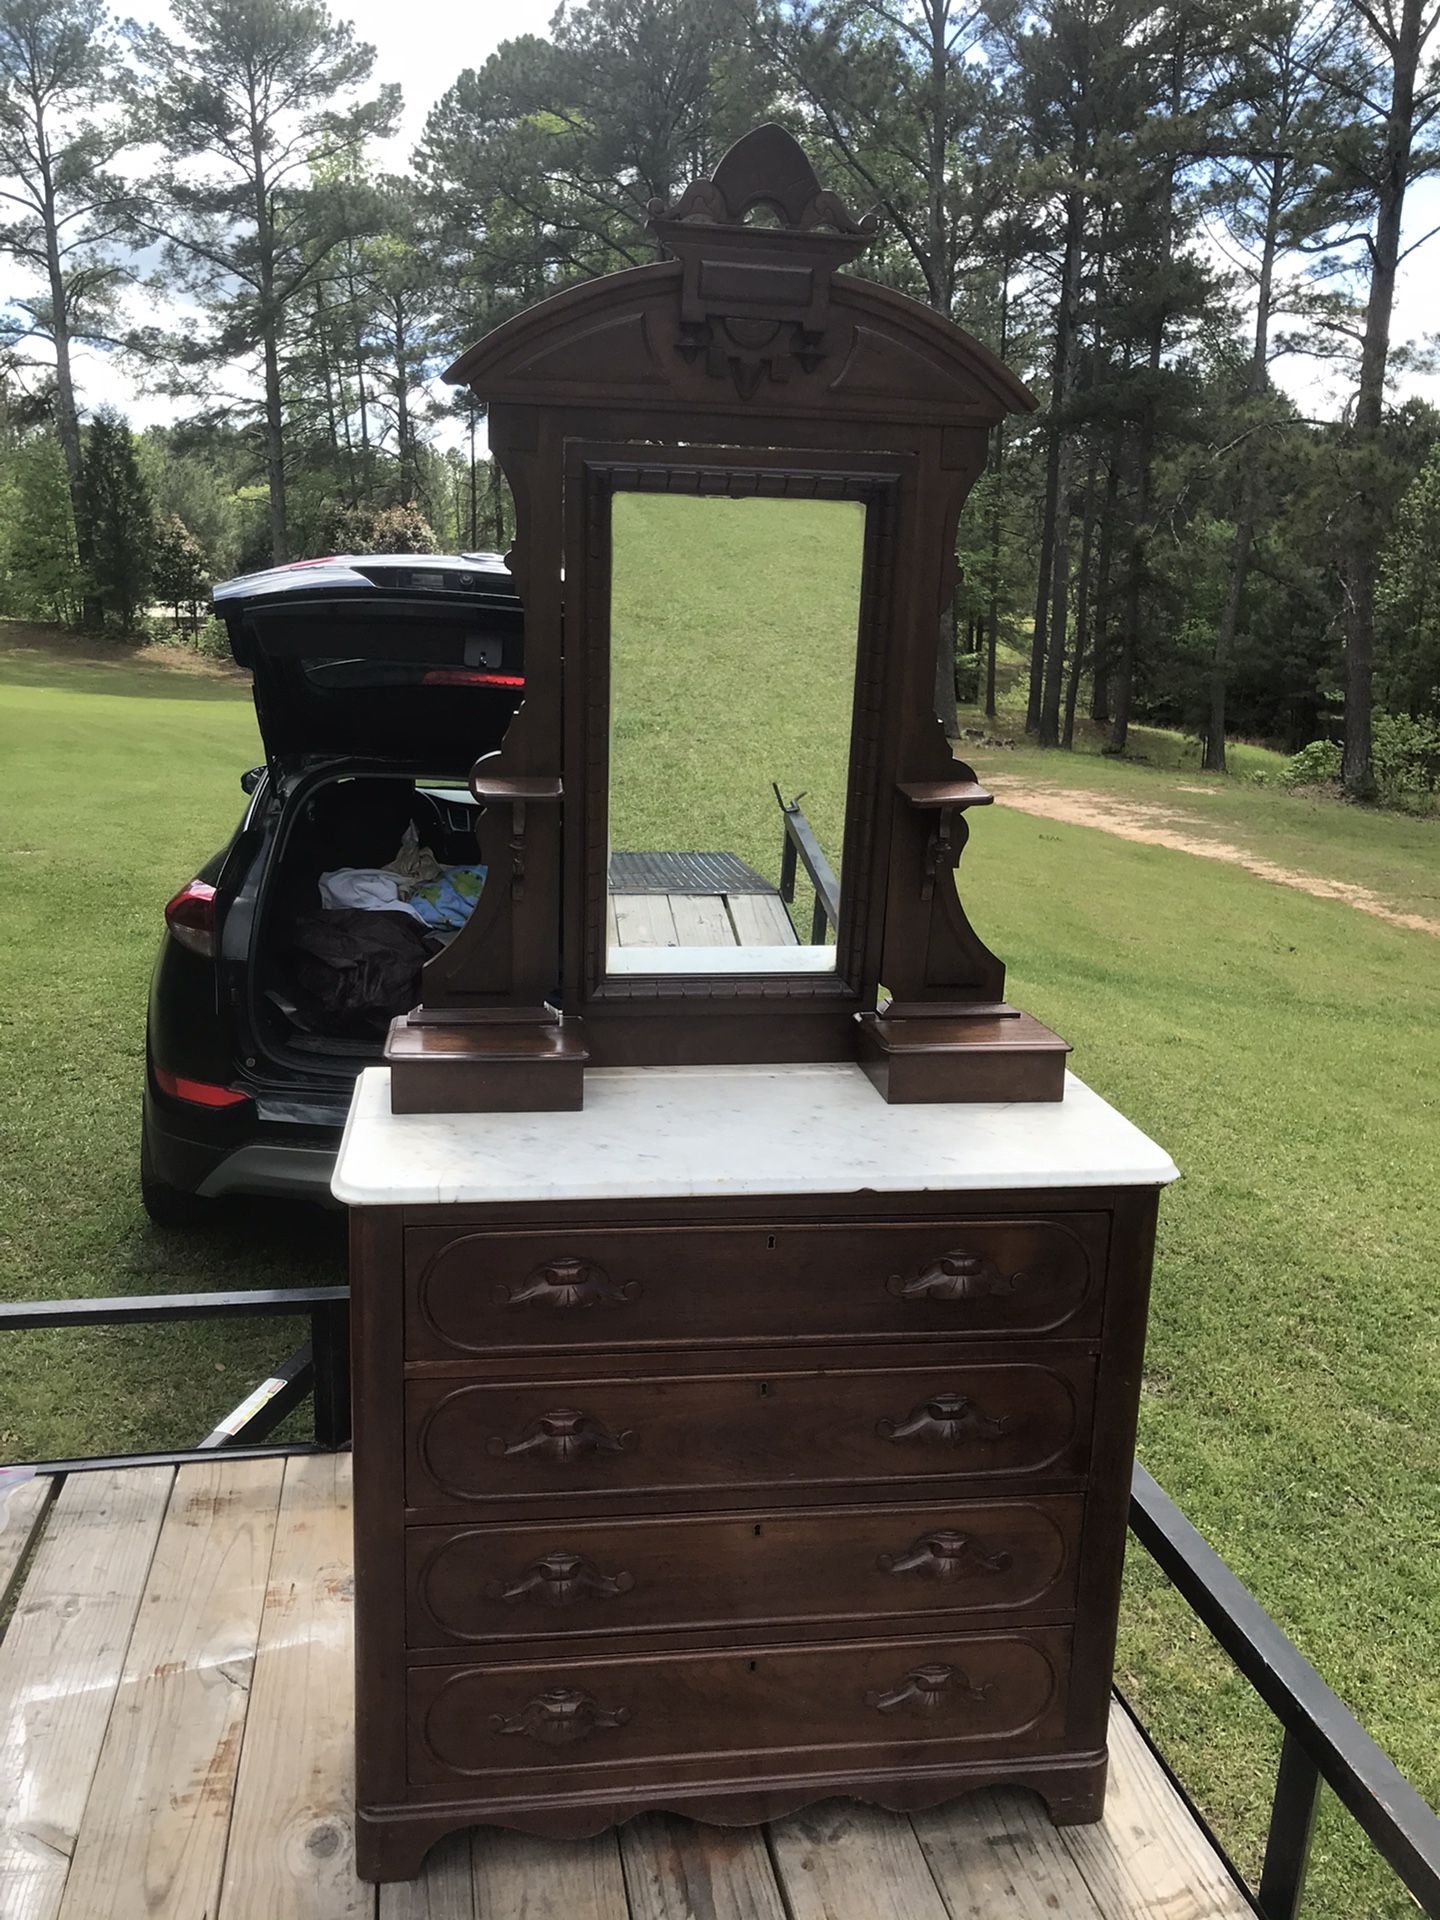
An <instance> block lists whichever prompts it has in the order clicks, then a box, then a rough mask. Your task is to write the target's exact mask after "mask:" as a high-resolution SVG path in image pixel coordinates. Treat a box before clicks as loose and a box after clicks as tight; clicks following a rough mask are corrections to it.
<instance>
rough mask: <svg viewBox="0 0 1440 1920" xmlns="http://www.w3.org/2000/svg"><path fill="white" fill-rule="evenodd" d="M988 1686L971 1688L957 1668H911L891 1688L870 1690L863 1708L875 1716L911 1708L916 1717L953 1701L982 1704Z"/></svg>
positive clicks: (933, 1711) (932, 1711) (936, 1710)
mask: <svg viewBox="0 0 1440 1920" xmlns="http://www.w3.org/2000/svg"><path fill="white" fill-rule="evenodd" d="M989 1691H990V1689H989V1687H988V1686H983V1687H972V1686H971V1684H970V1682H969V1681H968V1680H967V1679H966V1678H965V1675H964V1674H963V1673H961V1671H960V1669H959V1668H958V1667H915V1668H912V1670H911V1671H910V1672H909V1673H907V1674H906V1675H905V1678H904V1679H903V1680H900V1681H897V1682H896V1684H895V1685H894V1686H893V1687H888V1688H880V1687H876V1688H874V1689H872V1690H871V1691H870V1692H869V1693H867V1694H866V1696H865V1704H866V1706H867V1707H874V1709H875V1711H876V1712H877V1713H897V1712H899V1710H900V1709H901V1708H902V1707H913V1708H914V1710H915V1711H916V1712H917V1713H936V1712H938V1711H939V1709H940V1708H941V1707H944V1706H949V1705H951V1704H952V1703H953V1702H954V1701H956V1700H983V1699H984V1698H985V1696H986V1695H987V1694H988V1693H989Z"/></svg>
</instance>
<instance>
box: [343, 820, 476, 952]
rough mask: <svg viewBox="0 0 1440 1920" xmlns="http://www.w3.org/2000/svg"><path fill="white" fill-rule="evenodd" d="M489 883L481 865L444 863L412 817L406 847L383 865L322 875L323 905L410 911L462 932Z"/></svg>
mask: <svg viewBox="0 0 1440 1920" xmlns="http://www.w3.org/2000/svg"><path fill="white" fill-rule="evenodd" d="M484 885H485V869H484V867H481V866H459V867H442V866H441V864H440V862H439V861H438V860H437V859H436V858H435V856H434V854H433V853H432V852H431V851H430V849H429V847H423V846H421V844H420V836H419V835H418V833H417V832H416V830H415V823H414V821H413V820H412V821H411V823H410V825H409V826H408V827H407V828H406V829H405V837H404V838H403V839H402V840H401V842H400V850H399V852H398V853H397V854H396V855H395V857H394V859H393V860H390V861H389V862H387V864H386V865H385V866H383V867H333V868H332V869H331V870H330V872H329V873H322V874H321V876H320V904H321V906H322V907H329V908H332V909H334V908H340V907H353V908H357V909H359V910H360V911H361V912H364V913H408V914H412V915H413V916H414V917H415V919H417V920H418V921H420V923H421V925H422V926H426V927H432V928H434V929H435V930H436V931H437V932H438V933H441V934H445V933H448V934H451V935H452V936H453V935H454V934H457V933H458V932H459V931H460V929H461V927H463V926H464V924H465V922H466V921H467V920H468V919H469V918H470V916H471V914H472V913H473V912H474V911H475V902H476V901H477V900H478V899H479V898H480V892H481V889H482V888H483V887H484Z"/></svg>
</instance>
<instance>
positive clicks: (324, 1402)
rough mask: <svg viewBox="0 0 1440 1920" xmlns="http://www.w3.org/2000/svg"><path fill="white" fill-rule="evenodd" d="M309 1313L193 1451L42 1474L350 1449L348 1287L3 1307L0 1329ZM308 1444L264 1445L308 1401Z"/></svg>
mask: <svg viewBox="0 0 1440 1920" xmlns="http://www.w3.org/2000/svg"><path fill="white" fill-rule="evenodd" d="M292 1315H293V1316H303V1317H305V1318H306V1319H308V1320H309V1322H310V1338H309V1339H308V1340H306V1341H305V1342H303V1344H302V1345H300V1346H298V1347H297V1348H296V1349H295V1350H294V1352H293V1353H291V1354H290V1356H289V1357H288V1359H285V1360H282V1361H281V1363H280V1364H279V1366H278V1367H276V1369H275V1370H274V1372H273V1373H271V1374H270V1375H269V1377H268V1378H267V1379H265V1380H263V1381H261V1383H260V1385H259V1386H258V1387H256V1388H255V1389H254V1390H253V1392H251V1393H247V1394H246V1396H245V1398H244V1399H243V1400H241V1401H240V1402H239V1403H238V1405H236V1406H235V1407H233V1408H232V1409H231V1411H230V1412H229V1413H228V1414H226V1416H225V1418H224V1419H223V1420H220V1421H218V1422H217V1423H216V1425H215V1426H213V1427H212V1428H211V1429H210V1431H209V1433H207V1434H206V1436H205V1438H204V1439H203V1440H202V1441H201V1442H200V1443H199V1445H198V1446H194V1447H181V1448H178V1449H174V1450H172V1451H170V1452H164V1453H121V1454H103V1455H97V1456H94V1457H90V1456H86V1457H85V1458H83V1459H79V1460H37V1461H35V1462H33V1463H29V1462H27V1464H33V1465H34V1468H35V1470H36V1472H37V1473H83V1472H85V1471H86V1470H87V1469H89V1470H94V1469H96V1468H100V1467H148V1466H179V1465H181V1464H183V1463H184V1462H185V1461H189V1460H203V1459H205V1458H206V1457H207V1456H208V1455H209V1454H211V1453H213V1452H215V1450H216V1449H217V1448H222V1447H223V1448H224V1450H225V1452H226V1453H228V1454H235V1455H239V1456H240V1457H242V1458H252V1457H254V1456H256V1455H263V1454H274V1453H333V1452H334V1451H335V1450H336V1449H337V1448H339V1447H345V1446H348V1445H349V1444H350V1289H349V1288H348V1287H283V1288H275V1289H269V1288H256V1289H253V1290H250V1291H247V1292H243V1293H151V1294H133V1295H124V1296H110V1297H101V1298H99V1299H94V1300H21V1301H16V1302H9V1303H3V1304H0V1333H28V1332H33V1331H35V1330H37V1329H39V1328H43V1327H128V1326H144V1325H154V1324H156V1323H158V1322H164V1321H174V1320H227V1319H257V1318H267V1319H280V1318H285V1317H289V1316H292ZM307 1397H308V1398H309V1399H311V1400H312V1402H313V1405H314V1416H313V1420H312V1423H311V1433H312V1436H313V1437H312V1439H311V1440H310V1441H308V1442H306V1441H295V1442H290V1443H286V1444H282V1445H278V1446H266V1445H265V1444H264V1442H265V1441H266V1439H267V1438H268V1436H269V1435H270V1434H272V1433H273V1432H274V1431H275V1429H276V1428H277V1427H278V1426H279V1425H280V1423H281V1421H282V1420H284V1419H285V1418H286V1416H287V1415H288V1414H290V1413H291V1412H293V1411H294V1409H295V1408H296V1407H298V1406H299V1405H300V1404H301V1403H302V1402H303V1401H304V1400H305V1399H306V1398H307Z"/></svg>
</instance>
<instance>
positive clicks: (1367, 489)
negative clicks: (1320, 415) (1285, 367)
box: [1341, 0, 1425, 800]
mask: <svg viewBox="0 0 1440 1920" xmlns="http://www.w3.org/2000/svg"><path fill="white" fill-rule="evenodd" d="M1382 17H1383V16H1382ZM1423 29H1424V22H1423V16H1422V8H1421V4H1420V0H1404V4H1403V7H1402V9H1401V13H1400V21H1399V31H1398V33H1397V35H1396V37H1395V39H1394V40H1393V41H1392V42H1391V43H1390V44H1389V45H1388V47H1387V51H1388V52H1389V54H1390V57H1391V61H1392V74H1391V83H1390V110H1389V112H1388V114H1387V115H1386V120H1385V140H1384V146H1383V149H1382V152H1381V156H1380V168H1379V179H1378V188H1377V193H1376V207H1375V234H1374V238H1373V240H1372V241H1371V246H1370V291H1369V296H1368V298H1367V300H1366V304H1365V344H1364V346H1363V348H1362V349H1361V354H1360V382H1359V386H1358V388H1357V391H1356V395H1355V416H1354V421H1353V424H1352V427H1351V432H1350V442H1351V445H1352V446H1353V447H1354V448H1355V449H1356V450H1357V451H1358V452H1359V454H1360V456H1361V459H1362V460H1364V457H1365V455H1366V453H1367V452H1368V451H1369V450H1370V449H1371V448H1373V447H1374V446H1375V443H1376V442H1377V441H1378V439H1379V437H1380V420H1381V415H1382V412H1383V409H1384V404H1385V370H1386V366H1387V364H1388V361H1389V357H1390V325H1391V317H1392V314H1393V311H1394V306H1395V273H1396V269H1397V267H1398V266H1399V263H1400V227H1401V220H1402V218H1403V215H1404V211H1405V189H1406V187H1407V185H1408V184H1409V178H1410V165H1411V156H1410V149H1411V142H1412V140H1413V137H1414V123H1415V80H1416V74H1417V71H1418V69H1419V65H1420V56H1421V53H1422V52H1423V43H1424V37H1425V36H1424V31H1423ZM1374 465H1375V462H1374V459H1373V457H1372V459H1371V460H1370V461H1369V462H1368V463H1367V465H1366V466H1362V468H1361V482H1360V488H1359V497H1358V499H1357V502H1356V506H1355V510H1354V512H1353V513H1352V514H1351V517H1350V529H1349V531H1350V538H1349V540H1348V541H1347V543H1346V548H1347V550H1346V554H1345V558H1344V564H1343V569H1342V578H1343V582H1344V589H1345V752H1344V758H1343V763H1342V767H1341V776H1342V778H1343V779H1344V782H1345V788H1346V791H1347V792H1348V793H1349V794H1350V795H1351V797H1352V798H1354V799H1357V800H1366V799H1370V798H1371V797H1372V796H1373V794H1374V791H1375V776H1374V770H1373V768H1372V766H1371V760H1370V730H1371V707H1372V703H1373V687H1374V677H1375V584H1376V579H1377V575H1378V571H1379V568H1378V549H1379V544H1380V535H1381V525H1380V521H1381V516H1382V512H1383V506H1384V502H1383V500H1382V499H1381V498H1380V497H1379V495H1380V493H1381V490H1382V487H1383V482H1378V481H1377V479H1376V478H1375V477H1373V468H1374Z"/></svg>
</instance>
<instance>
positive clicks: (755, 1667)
mask: <svg viewBox="0 0 1440 1920" xmlns="http://www.w3.org/2000/svg"><path fill="white" fill-rule="evenodd" d="M759 1669H760V1662H759V1661H758V1660H752V1661H751V1662H750V1671H751V1673H758V1672H759Z"/></svg>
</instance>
